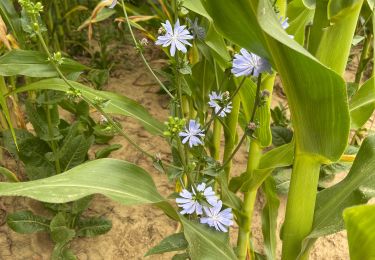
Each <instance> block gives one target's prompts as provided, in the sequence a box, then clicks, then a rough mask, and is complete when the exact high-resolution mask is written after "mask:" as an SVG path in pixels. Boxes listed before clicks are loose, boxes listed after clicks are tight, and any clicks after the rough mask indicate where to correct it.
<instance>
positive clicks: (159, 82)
mask: <svg viewBox="0 0 375 260" xmlns="http://www.w3.org/2000/svg"><path fill="white" fill-rule="evenodd" d="M121 4H122V10H123V11H124V15H125V19H126V23H127V24H128V28H129V31H130V35H131V37H132V39H133V42H134V45H135V47H136V48H137V49H138V51H139V54H140V56H141V58H142V60H143V63H144V64H145V65H146V67H147V69H148V70H149V71H150V73H151V74H152V76H153V77H154V78H155V80H156V81H157V83H158V84H159V85H160V87H161V88H162V89H164V91H165V92H166V93H167V94H168V95H169V96H170V97H171V98H172V99H174V98H175V97H174V96H173V95H172V93H171V92H170V91H169V90H168V88H167V87H166V86H165V85H164V84H163V83H162V82H161V80H160V79H159V78H158V76H156V74H155V72H154V70H153V69H152V68H151V67H150V65H149V64H148V62H147V60H146V58H145V56H144V55H143V52H142V49H141V48H138V47H139V44H138V41H137V39H136V38H135V36H134V32H133V29H132V26H131V25H130V21H129V17H128V12H127V11H126V6H125V2H124V0H121Z"/></svg>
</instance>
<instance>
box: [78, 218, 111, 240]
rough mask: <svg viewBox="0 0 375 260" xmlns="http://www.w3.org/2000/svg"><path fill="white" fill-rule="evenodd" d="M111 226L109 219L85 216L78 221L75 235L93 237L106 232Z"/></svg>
mask: <svg viewBox="0 0 375 260" xmlns="http://www.w3.org/2000/svg"><path fill="white" fill-rule="evenodd" d="M111 228H112V223H111V221H109V220H107V219H105V218H101V217H94V218H86V219H82V220H80V221H79V222H78V231H77V236H80V237H95V236H98V235H101V234H105V233H107V232H108V231H109V230H111Z"/></svg>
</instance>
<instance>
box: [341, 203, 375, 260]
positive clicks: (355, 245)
mask: <svg viewBox="0 0 375 260" xmlns="http://www.w3.org/2000/svg"><path fill="white" fill-rule="evenodd" d="M344 220H345V226H346V230H347V232H348V243H349V252H350V259H352V260H362V259H375V250H374V245H375V205H366V206H357V207H352V208H348V209H346V210H345V211H344Z"/></svg>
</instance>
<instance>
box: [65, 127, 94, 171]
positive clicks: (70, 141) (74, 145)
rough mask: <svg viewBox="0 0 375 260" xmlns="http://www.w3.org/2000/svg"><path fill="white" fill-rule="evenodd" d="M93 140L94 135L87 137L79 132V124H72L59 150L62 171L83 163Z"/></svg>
mask: <svg viewBox="0 0 375 260" xmlns="http://www.w3.org/2000/svg"><path fill="white" fill-rule="evenodd" d="M93 142H94V137H93V136H90V137H87V136H85V135H84V134H80V133H79V132H78V124H74V125H72V126H71V128H70V131H69V133H68V134H67V136H66V137H65V138H64V142H63V144H62V146H61V148H60V150H59V151H58V158H59V161H60V165H61V169H62V171H63V172H64V171H67V170H69V169H71V168H73V167H75V166H78V165H79V164H81V163H83V162H84V161H85V160H86V158H87V153H88V151H89V149H90V146H91V145H92V144H93Z"/></svg>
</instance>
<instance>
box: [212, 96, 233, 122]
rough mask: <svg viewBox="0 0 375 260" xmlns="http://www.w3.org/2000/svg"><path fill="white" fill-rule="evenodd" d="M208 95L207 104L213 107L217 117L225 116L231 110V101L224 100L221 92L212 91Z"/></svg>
mask: <svg viewBox="0 0 375 260" xmlns="http://www.w3.org/2000/svg"><path fill="white" fill-rule="evenodd" d="M208 96H209V97H210V101H209V102H208V105H209V106H210V107H212V108H213V109H214V111H215V114H218V116H219V117H225V116H226V115H227V114H229V113H230V112H231V111H232V102H226V101H225V100H224V96H223V93H220V92H218V93H216V91H212V92H211V94H209V95H208ZM219 111H220V113H219Z"/></svg>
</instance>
